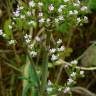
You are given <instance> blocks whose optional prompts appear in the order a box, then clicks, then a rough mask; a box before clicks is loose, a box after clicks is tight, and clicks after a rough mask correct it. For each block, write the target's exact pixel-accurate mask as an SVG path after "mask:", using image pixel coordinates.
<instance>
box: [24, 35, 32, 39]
mask: <svg viewBox="0 0 96 96" xmlns="http://www.w3.org/2000/svg"><path fill="white" fill-rule="evenodd" d="M24 38H25V39H31V38H32V36H31V35H28V34H25V36H24Z"/></svg>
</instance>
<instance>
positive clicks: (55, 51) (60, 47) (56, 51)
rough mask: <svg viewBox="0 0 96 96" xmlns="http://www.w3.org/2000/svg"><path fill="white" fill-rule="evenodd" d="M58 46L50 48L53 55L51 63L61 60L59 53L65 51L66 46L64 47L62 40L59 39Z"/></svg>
mask: <svg viewBox="0 0 96 96" xmlns="http://www.w3.org/2000/svg"><path fill="white" fill-rule="evenodd" d="M56 45H57V46H56V48H50V49H49V53H50V55H51V61H56V60H58V59H60V57H59V53H61V52H64V51H65V46H64V45H62V40H61V39H59V40H58V41H57V44H56Z"/></svg>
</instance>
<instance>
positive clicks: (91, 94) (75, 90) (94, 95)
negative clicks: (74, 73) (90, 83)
mask: <svg viewBox="0 0 96 96" xmlns="http://www.w3.org/2000/svg"><path fill="white" fill-rule="evenodd" d="M78 90H80V91H81V94H82V91H83V92H84V94H85V95H84V96H96V94H95V93H92V92H91V91H89V90H87V89H85V88H83V87H74V88H72V89H71V91H73V92H77V91H78Z"/></svg>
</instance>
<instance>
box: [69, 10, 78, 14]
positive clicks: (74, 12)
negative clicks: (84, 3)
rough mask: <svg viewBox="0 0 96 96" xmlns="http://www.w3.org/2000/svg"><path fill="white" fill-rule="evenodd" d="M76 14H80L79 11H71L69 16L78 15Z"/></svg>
mask: <svg viewBox="0 0 96 96" xmlns="http://www.w3.org/2000/svg"><path fill="white" fill-rule="evenodd" d="M76 14H78V11H77V10H73V11H69V15H76Z"/></svg>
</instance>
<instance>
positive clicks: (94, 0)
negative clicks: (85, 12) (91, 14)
mask: <svg viewBox="0 0 96 96" xmlns="http://www.w3.org/2000/svg"><path fill="white" fill-rule="evenodd" d="M88 6H89V8H90V9H91V10H92V11H96V0H89V3H88Z"/></svg>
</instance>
